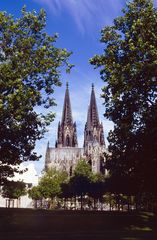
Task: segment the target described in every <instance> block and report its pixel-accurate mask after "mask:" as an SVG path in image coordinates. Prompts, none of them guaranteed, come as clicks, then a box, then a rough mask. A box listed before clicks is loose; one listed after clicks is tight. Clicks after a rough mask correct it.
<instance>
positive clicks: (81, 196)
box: [81, 193, 83, 210]
mask: <svg viewBox="0 0 157 240" xmlns="http://www.w3.org/2000/svg"><path fill="white" fill-rule="evenodd" d="M81 210H83V195H82V193H81Z"/></svg>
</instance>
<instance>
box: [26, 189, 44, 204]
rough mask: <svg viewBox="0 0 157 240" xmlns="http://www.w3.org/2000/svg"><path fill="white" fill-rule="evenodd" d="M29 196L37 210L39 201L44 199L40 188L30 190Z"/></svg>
mask: <svg viewBox="0 0 157 240" xmlns="http://www.w3.org/2000/svg"><path fill="white" fill-rule="evenodd" d="M28 195H29V197H30V198H32V199H33V200H34V201H35V204H34V206H35V208H37V207H38V204H37V201H38V200H41V199H42V194H41V189H40V186H34V187H32V188H31V189H29V190H28Z"/></svg>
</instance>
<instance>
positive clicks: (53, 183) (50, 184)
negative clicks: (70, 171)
mask: <svg viewBox="0 0 157 240" xmlns="http://www.w3.org/2000/svg"><path fill="white" fill-rule="evenodd" d="M67 177H68V176H67V173H66V172H62V171H58V170H56V169H55V168H52V169H49V170H48V171H47V172H46V173H45V174H44V176H43V177H42V178H41V180H40V182H39V189H40V192H41V195H42V196H43V197H44V198H50V199H53V198H54V197H56V196H59V195H60V194H61V193H62V188H61V184H63V183H64V182H66V181H67Z"/></svg>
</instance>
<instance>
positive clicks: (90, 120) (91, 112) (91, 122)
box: [87, 84, 99, 127]
mask: <svg viewBox="0 0 157 240" xmlns="http://www.w3.org/2000/svg"><path fill="white" fill-rule="evenodd" d="M98 125H99V116H98V109H97V104H96V98H95V91H94V84H92V91H91V98H90V105H89V108H88V115H87V126H88V127H89V126H93V127H94V126H98Z"/></svg>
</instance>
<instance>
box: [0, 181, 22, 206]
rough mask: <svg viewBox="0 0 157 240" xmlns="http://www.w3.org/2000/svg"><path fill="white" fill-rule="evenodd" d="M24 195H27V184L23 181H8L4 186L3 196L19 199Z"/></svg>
mask: <svg viewBox="0 0 157 240" xmlns="http://www.w3.org/2000/svg"><path fill="white" fill-rule="evenodd" d="M23 195H26V184H25V183H24V182H22V181H16V182H15V181H7V183H6V184H5V186H3V188H2V196H3V197H4V198H9V200H10V199H17V200H19V199H20V197H21V196H23ZM17 207H18V204H17Z"/></svg>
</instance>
